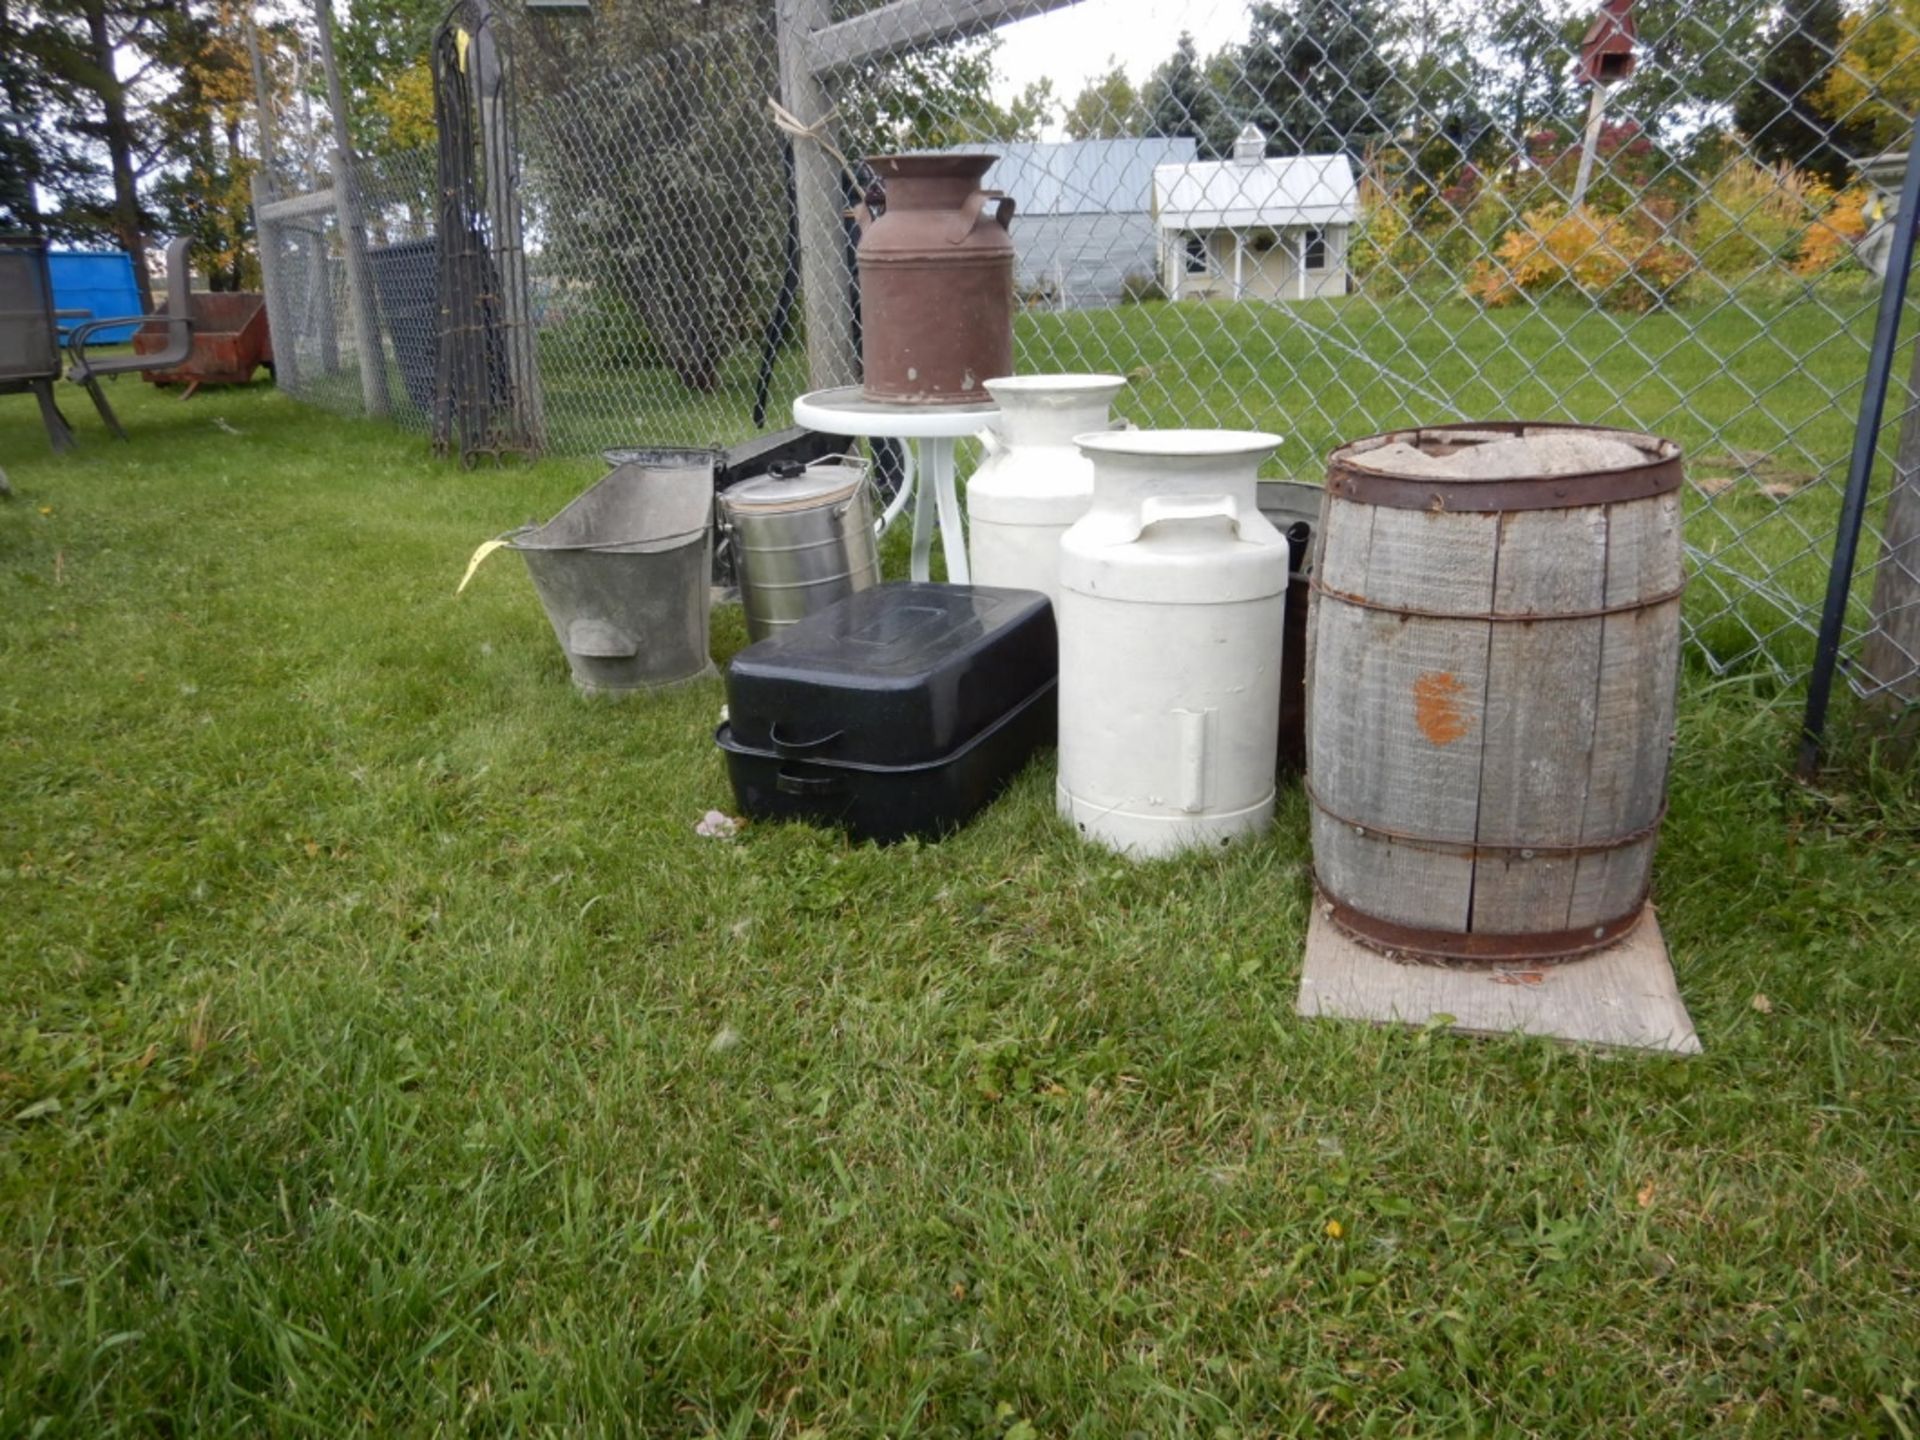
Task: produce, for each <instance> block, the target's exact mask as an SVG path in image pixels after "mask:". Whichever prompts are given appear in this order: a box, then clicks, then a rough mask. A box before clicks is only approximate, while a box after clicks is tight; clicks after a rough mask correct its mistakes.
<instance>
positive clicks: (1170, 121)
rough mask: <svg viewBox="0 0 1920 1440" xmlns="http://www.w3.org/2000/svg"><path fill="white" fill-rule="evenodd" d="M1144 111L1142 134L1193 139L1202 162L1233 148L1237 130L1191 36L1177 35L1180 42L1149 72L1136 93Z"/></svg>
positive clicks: (1236, 125) (1235, 123)
mask: <svg viewBox="0 0 1920 1440" xmlns="http://www.w3.org/2000/svg"><path fill="white" fill-rule="evenodd" d="M1140 102H1141V108H1142V109H1143V110H1144V111H1145V112H1146V133H1147V134H1149V135H1164V136H1167V137H1168V138H1170V139H1181V138H1187V139H1191V140H1193V141H1194V142H1195V143H1196V144H1197V145H1198V146H1199V149H1200V158H1201V159H1203V160H1217V159H1219V158H1220V157H1221V156H1222V155H1225V154H1228V153H1230V152H1231V151H1232V149H1233V137H1234V133H1235V132H1236V131H1237V130H1238V129H1239V125H1238V123H1237V122H1236V121H1235V119H1234V117H1233V114H1232V112H1231V111H1230V110H1229V109H1228V107H1227V105H1226V104H1225V102H1224V101H1223V100H1222V99H1221V96H1220V92H1219V90H1218V88H1217V87H1216V86H1215V85H1214V84H1213V82H1212V81H1211V80H1209V79H1208V77H1207V74H1206V72H1205V71H1204V70H1202V69H1201V66H1200V57H1199V53H1198V52H1197V50H1196V49H1195V47H1194V43H1193V36H1192V35H1191V34H1189V33H1187V32H1185V31H1183V32H1181V35H1180V42H1179V44H1178V45H1177V46H1175V47H1174V52H1173V54H1172V56H1170V57H1169V58H1168V59H1167V60H1166V61H1164V62H1163V63H1162V64H1161V66H1160V68H1159V69H1157V70H1155V71H1154V72H1153V75H1152V77H1151V78H1150V79H1149V80H1148V81H1147V83H1146V86H1145V88H1144V89H1143V90H1142V91H1141V94H1140Z"/></svg>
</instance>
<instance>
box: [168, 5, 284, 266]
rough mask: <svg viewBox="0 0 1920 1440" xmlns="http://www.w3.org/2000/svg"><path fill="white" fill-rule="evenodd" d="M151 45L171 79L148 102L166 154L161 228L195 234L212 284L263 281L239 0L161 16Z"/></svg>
mask: <svg viewBox="0 0 1920 1440" xmlns="http://www.w3.org/2000/svg"><path fill="white" fill-rule="evenodd" d="M153 54H154V58H155V60H156V61H157V62H158V63H159V64H160V65H162V66H163V67H164V68H165V69H166V70H167V71H168V72H169V73H170V74H171V75H172V76H173V88H172V90H171V91H170V92H168V93H166V94H164V95H162V96H160V97H159V98H158V99H156V100H155V101H154V102H153V103H152V104H151V105H149V106H148V107H147V116H146V124H147V126H149V127H151V128H152V129H153V130H154V131H155V133H156V135H157V138H158V140H159V144H160V151H161V154H162V156H163V157H164V159H163V164H162V166H161V167H160V168H159V169H158V171H157V173H156V175H155V177H154V179H153V182H152V184H151V187H150V189H149V193H148V197H147V198H148V205H149V209H150V210H151V211H152V213H153V215H154V218H155V220H156V221H157V223H158V226H159V228H160V229H162V230H163V231H165V232H166V233H168V234H171V235H190V236H192V237H193V241H194V261H195V263H196V265H197V266H198V267H199V268H200V270H201V272H202V273H203V274H204V275H205V276H206V278H207V284H208V286H209V288H211V289H215V290H240V289H248V288H252V287H254V286H256V285H257V283H258V279H259V261H258V258H257V256H256V254H255V252H254V245H253V204H252V199H253V197H252V185H251V182H252V179H253V174H254V171H255V170H256V168H257V166H258V157H257V156H256V155H255V154H253V153H252V152H251V149H250V147H249V146H248V145H247V143H246V142H245V140H244V138H243V134H242V132H243V129H244V127H245V125H246V121H247V119H248V116H249V113H250V111H251V108H252V104H251V102H252V95H253V77H252V71H251V68H250V66H249V64H248V60H247V53H246V47H245V44H244V42H243V41H242V39H241V26H240V16H239V15H238V14H237V13H236V12H235V10H234V7H233V4H232V3H231V0H220V3H218V4H217V5H208V6H205V7H199V6H184V5H183V6H180V7H178V8H177V9H175V10H174V11H172V12H171V13H169V14H166V15H164V16H162V17H161V19H160V21H159V30H158V35H157V37H156V40H155V43H154V47H153Z"/></svg>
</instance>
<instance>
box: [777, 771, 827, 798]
mask: <svg viewBox="0 0 1920 1440" xmlns="http://www.w3.org/2000/svg"><path fill="white" fill-rule="evenodd" d="M773 788H774V789H776V790H778V791H779V792H780V793H781V794H782V795H800V796H811V797H819V796H822V795H832V794H835V793H836V792H837V791H838V790H839V789H840V777H839V776H838V775H795V774H794V773H793V772H792V771H791V770H782V771H780V773H779V774H777V775H775V776H774V777H773Z"/></svg>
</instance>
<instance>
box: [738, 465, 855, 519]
mask: <svg viewBox="0 0 1920 1440" xmlns="http://www.w3.org/2000/svg"><path fill="white" fill-rule="evenodd" d="M866 478H867V467H866V465H865V464H864V463H862V462H857V461H856V462H852V463H849V462H847V461H844V460H839V461H816V462H815V463H813V464H811V465H802V464H801V463H800V462H799V461H797V460H783V461H780V462H778V463H776V464H775V465H774V466H773V468H772V469H771V470H769V471H768V472H767V473H766V474H764V475H756V476H754V477H753V479H751V480H742V481H741V482H740V483H739V484H738V485H732V486H729V487H728V488H727V489H726V490H725V491H723V492H722V494H721V497H720V498H721V499H722V500H724V501H725V502H726V503H727V505H728V507H729V508H730V509H735V510H739V509H752V510H760V511H768V510H799V509H805V508H807V507H809V506H813V505H823V504H827V503H830V502H832V501H835V500H843V499H845V498H846V497H847V496H848V495H850V494H852V493H853V492H854V491H855V490H856V489H858V488H859V487H860V486H861V485H862V484H864V483H865V481H866Z"/></svg>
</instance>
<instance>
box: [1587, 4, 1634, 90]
mask: <svg viewBox="0 0 1920 1440" xmlns="http://www.w3.org/2000/svg"><path fill="white" fill-rule="evenodd" d="M1633 63H1634V59H1633V0H1601V5H1600V13H1599V14H1598V15H1596V16H1594V17H1593V24H1591V25H1589V26H1588V27H1587V33H1586V36H1585V38H1584V39H1582V40H1581V41H1580V72H1579V73H1580V79H1581V81H1582V83H1584V84H1588V85H1617V84H1619V83H1620V82H1621V81H1622V80H1630V79H1632V78H1633Z"/></svg>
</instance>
